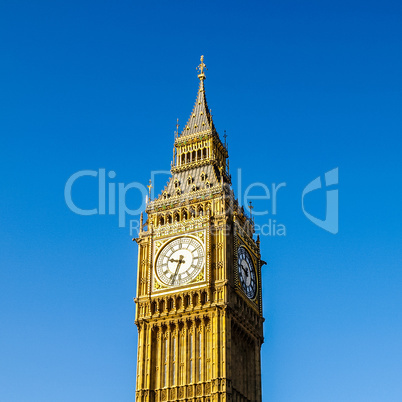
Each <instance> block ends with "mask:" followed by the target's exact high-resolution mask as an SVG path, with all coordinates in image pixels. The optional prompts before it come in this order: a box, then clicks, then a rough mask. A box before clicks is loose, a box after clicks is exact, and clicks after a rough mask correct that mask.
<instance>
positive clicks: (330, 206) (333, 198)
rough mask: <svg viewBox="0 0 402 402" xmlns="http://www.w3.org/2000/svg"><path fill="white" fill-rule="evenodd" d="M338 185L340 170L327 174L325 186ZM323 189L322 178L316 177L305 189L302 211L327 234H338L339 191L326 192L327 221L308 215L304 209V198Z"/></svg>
mask: <svg viewBox="0 0 402 402" xmlns="http://www.w3.org/2000/svg"><path fill="white" fill-rule="evenodd" d="M336 184H338V168H335V169H332V170H330V171H329V172H327V173H325V186H326V187H330V186H333V185H336ZM321 188H322V184H321V177H320V176H318V177H316V178H315V179H314V180H313V181H311V182H310V183H309V184H307V186H306V187H305V188H304V190H303V193H302V209H303V213H304V215H306V217H307V218H308V219H310V221H311V222H313V223H314V224H315V225H317V226H319V227H320V228H322V229H324V230H326V231H327V232H330V233H333V234H336V233H338V208H339V206H338V189H330V190H326V213H325V219H319V218H316V217H315V216H313V215H311V214H310V213H308V212H307V211H306V209H305V207H304V197H305V196H306V195H307V194H308V193H311V192H312V191H316V190H319V189H321Z"/></svg>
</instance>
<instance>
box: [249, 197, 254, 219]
mask: <svg viewBox="0 0 402 402" xmlns="http://www.w3.org/2000/svg"><path fill="white" fill-rule="evenodd" d="M248 209H249V211H250V219H253V212H252V211H253V209H254V207H253V204H252V202H251V201H250V202H249V203H248Z"/></svg>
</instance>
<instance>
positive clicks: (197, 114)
mask: <svg viewBox="0 0 402 402" xmlns="http://www.w3.org/2000/svg"><path fill="white" fill-rule="evenodd" d="M200 61H201V63H200V65H199V66H198V67H197V70H198V71H199V74H198V78H199V80H200V84H199V87H198V93H197V99H196V100H195V104H194V107H193V111H192V112H191V115H190V117H189V119H188V121H187V124H186V125H185V126H184V128H183V131H182V132H181V134H180V137H182V136H187V135H191V134H198V133H205V132H207V131H209V132H213V131H215V127H214V123H213V121H212V115H211V111H210V110H209V108H208V104H207V98H206V96H205V88H204V80H205V78H206V77H205V72H204V70H207V67H206V65H205V64H204V56H201V60H200Z"/></svg>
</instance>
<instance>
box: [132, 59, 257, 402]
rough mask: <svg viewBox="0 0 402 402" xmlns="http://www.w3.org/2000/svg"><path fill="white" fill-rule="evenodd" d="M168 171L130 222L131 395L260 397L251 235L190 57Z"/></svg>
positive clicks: (208, 401) (217, 398) (222, 398)
mask: <svg viewBox="0 0 402 402" xmlns="http://www.w3.org/2000/svg"><path fill="white" fill-rule="evenodd" d="M198 68H199V75H198V78H199V80H200V82H199V89H198V93H197V99H196V101H195V104H194V108H193V111H192V112H191V115H190V117H189V119H188V122H187V124H186V125H185V127H184V129H183V131H182V132H181V134H180V135H178V134H179V133H177V135H176V138H175V142H174V150H173V159H174V160H173V163H172V168H171V178H170V180H169V181H168V184H167V185H166V187H165V188H164V190H163V191H162V193H161V194H160V195H159V196H158V197H157V198H156V199H154V200H149V201H148V203H147V207H146V213H147V220H146V222H145V223H143V222H142V221H143V220H142V217H141V225H140V233H139V237H138V238H136V239H135V240H136V242H137V243H138V272H137V297H136V298H135V301H136V321H135V322H136V324H137V327H138V360H137V381H136V383H137V387H136V400H137V401H144V402H145V401H155V402H156V401H203V402H212V401H214V402H218V401H219V402H220V401H239V402H240V401H242V402H243V401H261V400H262V399H261V362H260V351H261V344H262V342H263V330H262V329H263V328H262V327H263V317H262V298H261V296H262V294H261V266H262V264H263V262H262V260H261V256H260V243H259V239H258V238H257V239H254V237H253V234H254V223H253V221H252V220H251V219H250V218H249V217H248V216H246V214H245V213H244V209H243V208H242V207H241V206H239V204H238V202H237V200H236V198H235V195H234V193H233V191H232V189H231V181H230V175H229V172H228V162H227V159H228V151H227V147H226V144H224V143H222V141H221V140H220V138H219V135H218V133H217V131H216V129H215V126H214V123H213V121H212V115H211V112H210V110H209V109H208V105H207V100H206V96H205V86H204V81H205V71H204V70H205V64H204V62H203V56H202V57H201V64H200V65H199V67H198Z"/></svg>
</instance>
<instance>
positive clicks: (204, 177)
mask: <svg viewBox="0 0 402 402" xmlns="http://www.w3.org/2000/svg"><path fill="white" fill-rule="evenodd" d="M206 177H207V175H206V174H205V172H202V173H201V181H205V179H206Z"/></svg>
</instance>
